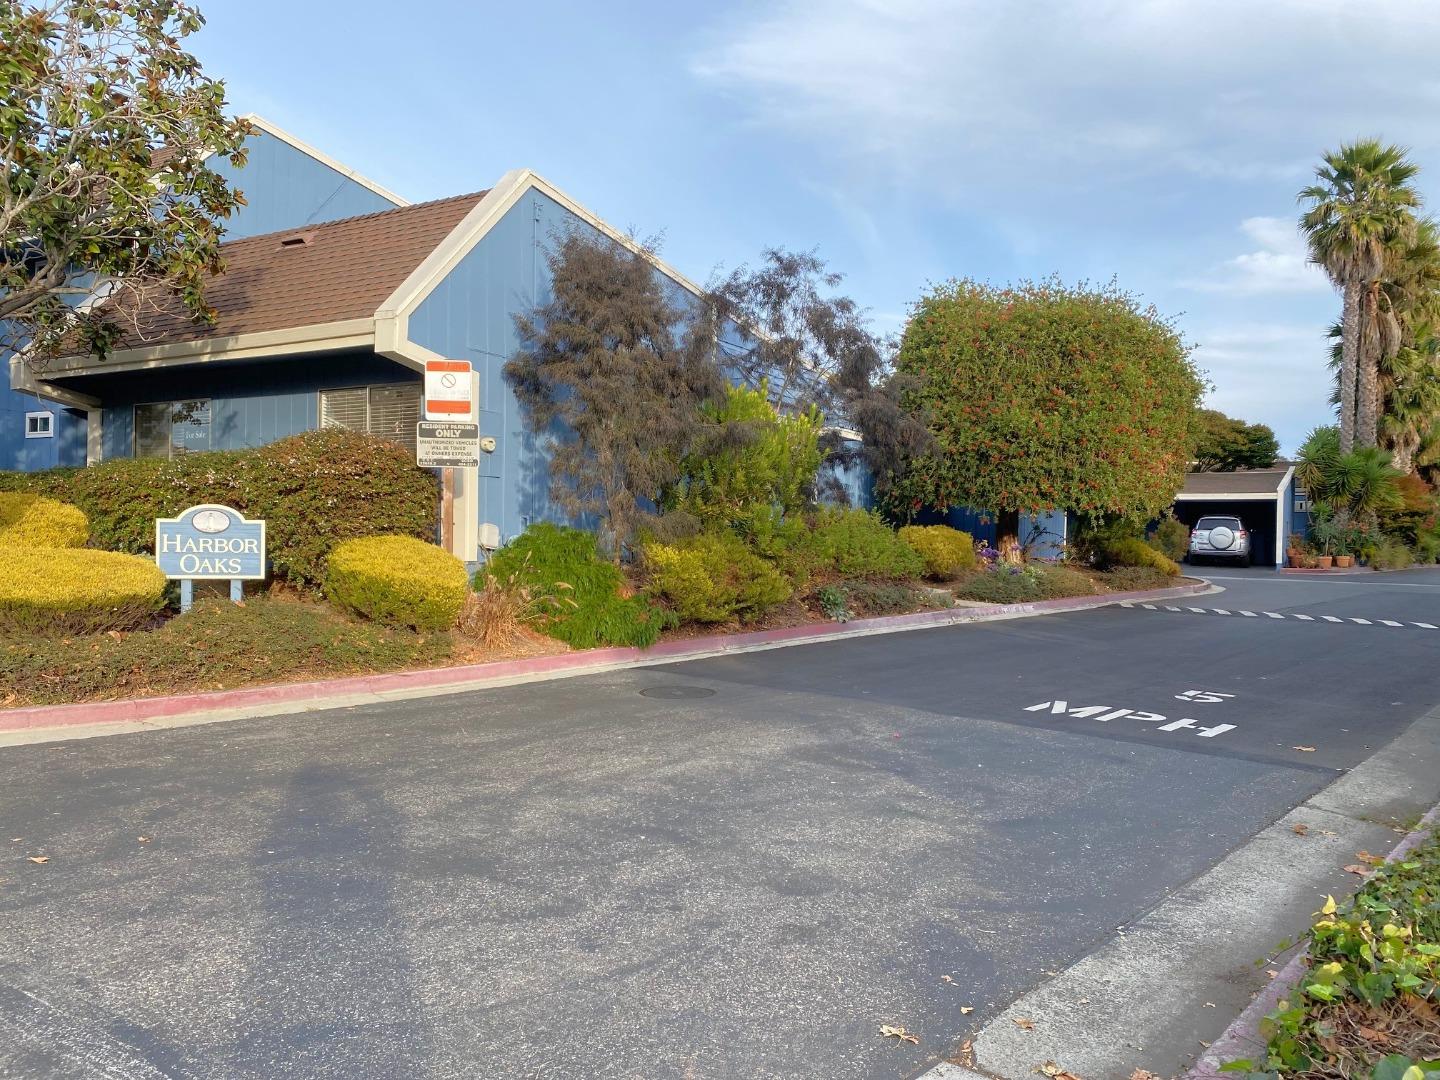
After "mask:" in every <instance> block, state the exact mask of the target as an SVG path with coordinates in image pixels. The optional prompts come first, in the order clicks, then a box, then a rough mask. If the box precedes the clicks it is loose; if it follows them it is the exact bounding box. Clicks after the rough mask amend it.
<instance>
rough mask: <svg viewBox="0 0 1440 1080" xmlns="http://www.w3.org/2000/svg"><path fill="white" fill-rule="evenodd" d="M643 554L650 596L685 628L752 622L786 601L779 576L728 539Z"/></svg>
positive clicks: (652, 547)
mask: <svg viewBox="0 0 1440 1080" xmlns="http://www.w3.org/2000/svg"><path fill="white" fill-rule="evenodd" d="M644 553H645V566H646V569H647V570H648V571H649V574H650V584H649V591H650V593H651V595H653V596H656V597H659V598H661V599H663V600H665V601H667V602H668V603H669V604H670V606H671V607H672V608H673V609H674V611H675V614H677V615H678V616H679V617H680V618H681V619H682V620H683V621H685V622H700V623H721V622H729V621H730V620H732V619H741V620H744V619H748V618H754V617H755V616H757V615H761V614H763V613H764V612H765V610H766V609H767V608H771V607H774V606H775V605H776V604H779V603H783V602H784V601H785V600H788V599H789V598H790V583H789V582H787V581H786V580H785V577H784V575H783V574H781V573H780V571H779V570H777V569H776V568H775V567H774V565H773V564H771V563H770V562H769V561H767V560H765V559H762V558H761V557H760V556H759V555H756V554H755V553H754V552H753V551H751V550H750V549H749V548H748V547H747V546H746V545H745V543H744V541H742V540H740V539H739V538H738V537H736V536H735V535H733V534H731V533H706V534H703V535H701V536H697V537H695V538H694V539H691V540H686V541H683V542H682V543H678V544H655V543H651V544H646V545H645V549H644Z"/></svg>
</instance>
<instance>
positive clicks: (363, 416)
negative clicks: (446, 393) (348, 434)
mask: <svg viewBox="0 0 1440 1080" xmlns="http://www.w3.org/2000/svg"><path fill="white" fill-rule="evenodd" d="M419 421H420V384H419V383H418V382H417V383H400V384H398V385H394V386H348V387H346V388H344V389H343V390H322V391H320V426H321V427H342V428H348V429H349V430H351V431H367V432H369V433H370V434H371V435H379V436H381V437H382V438H386V439H391V440H393V441H395V442H398V443H400V444H401V445H402V446H405V447H408V448H409V449H410V450H411V451H413V450H414V449H415V425H416V424H417V423H418V422H419Z"/></svg>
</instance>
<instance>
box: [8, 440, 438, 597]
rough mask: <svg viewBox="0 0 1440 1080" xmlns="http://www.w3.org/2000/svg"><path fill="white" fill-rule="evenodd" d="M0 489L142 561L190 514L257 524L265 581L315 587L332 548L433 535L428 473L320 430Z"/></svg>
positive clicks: (23, 477) (29, 478)
mask: <svg viewBox="0 0 1440 1080" xmlns="http://www.w3.org/2000/svg"><path fill="white" fill-rule="evenodd" d="M0 490H3V491H25V492H31V493H33V494H37V495H45V496H47V497H49V498H52V499H59V500H60V501H61V502H66V503H71V504H73V505H75V506H77V507H79V508H80V509H81V510H82V511H83V512H84V513H85V515H86V517H88V518H89V519H90V529H91V541H92V543H94V544H95V545H96V546H97V547H103V548H109V549H111V550H115V551H131V552H137V553H151V552H153V550H154V543H155V519H156V518H157V517H175V516H176V515H177V514H179V513H180V512H181V511H182V510H185V509H186V508H188V507H191V506H195V505H197V504H199V503H221V504H223V505H225V506H232V507H234V508H235V509H236V510H239V511H240V512H241V513H242V514H244V515H245V516H246V517H250V518H264V519H265V520H266V521H267V522H268V525H267V528H266V539H267V542H268V546H269V556H270V562H271V564H272V568H273V570H274V573H275V576H277V577H279V578H283V579H285V580H287V581H289V582H291V583H292V584H294V585H298V586H302V587H314V586H318V585H319V584H320V582H321V580H322V579H323V577H324V572H325V556H326V554H328V553H329V551H330V549H331V548H332V547H334V546H335V545H336V544H337V543H339V542H340V541H341V540H349V539H353V538H355V537H360V536H373V535H377V534H387V535H396V536H414V537H417V538H419V539H424V540H429V539H433V538H434V536H435V521H436V508H437V497H438V495H437V487H436V481H435V476H434V474H433V473H431V472H428V471H426V470H424V469H418V468H416V467H415V462H414V459H413V458H412V457H411V455H410V452H409V451H408V450H406V449H405V448H404V447H403V446H401V445H399V444H398V443H394V442H390V441H388V440H386V439H380V438H376V437H375V436H372V435H364V434H361V433H359V432H354V431H345V430H343V429H340V428H325V429H322V430H319V431H307V432H305V433H303V434H300V435H292V436H290V437H289V438H286V439H281V440H280V441H278V442H274V443H271V444H270V445H268V446H262V447H260V448H259V449H256V450H226V451H215V452H213V453H204V454H183V455H180V456H177V457H173V458H118V459H115V460H112V461H106V462H103V463H101V464H99V465H94V466H91V467H89V468H83V469H51V470H49V471H46V472H38V473H0Z"/></svg>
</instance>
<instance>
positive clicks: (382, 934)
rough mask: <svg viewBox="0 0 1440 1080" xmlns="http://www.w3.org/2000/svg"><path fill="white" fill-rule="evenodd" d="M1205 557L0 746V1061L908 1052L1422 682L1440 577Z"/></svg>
mask: <svg viewBox="0 0 1440 1080" xmlns="http://www.w3.org/2000/svg"><path fill="white" fill-rule="evenodd" d="M1207 573H1212V574H1213V575H1214V576H1215V577H1216V578H1217V579H1222V580H1219V581H1218V584H1221V585H1223V586H1225V588H1226V592H1224V593H1221V594H1218V595H1214V596H1207V597H1201V598H1197V599H1196V600H1195V601H1194V602H1193V604H1186V605H1184V606H1182V607H1181V610H1179V611H1167V610H1164V607H1163V606H1162V607H1160V608H1158V609H1157V610H1154V611H1150V610H1145V609H1143V608H1135V609H1128V610H1127V609H1120V608H1107V609H1101V610H1096V611H1090V612H1084V613H1074V614H1067V615H1056V616H1047V617H1043V618H1032V619H1024V620H1016V621H1011V622H1001V623H989V624H982V625H972V626H960V627H951V628H944V629H936V630H927V631H915V632H909V633H903V634H892V635H885V636H877V637H866V638H857V639H850V640H843V641H837V642H832V643H827V644H821V645H811V646H802V647H796V648H788V649H780V650H775V651H771V652H764V653H756V654H750V655H744V656H735V657H728V658H720V659H712V660H703V661H692V662H689V663H681V664H672V665H667V666H664V667H655V668H646V669H636V670H631V671H625V672H619V673H611V674H605V675H599V676H591V677H585V678H579V679H570V680H563V681H557V682H550V683H542V684H533V685H528V686H516V687H509V688H503V689H495V690H488V691H480V692H474V693H467V694H463V695H455V696H449V697H440V698H421V699H417V700H413V701H410V702H405V703H398V704H385V705H374V706H363V707H357V708H350V709H342V710H336V711H333V712H328V713H314V714H308V715H297V716H289V717H278V718H270V719H256V720H246V721H238V722H234V723H225V724H217V725H210V726H201V727H191V728H183V729H176V730H169V731H162V732H149V733H142V734H134V735H122V736H114V737H109V738H99V739H91V740H85V741H77V742H69V743H60V744H53V745H36V746H16V747H10V748H6V749H3V750H0V843H4V844H6V845H7V847H8V849H9V850H8V851H7V852H5V855H6V856H7V857H6V858H4V860H3V862H0V1076H3V1077H24V1078H27V1080H49V1078H57V1080H58V1078H66V1080H69V1078H81V1077H84V1078H89V1077H104V1078H114V1080H137V1078H140V1080H151V1078H160V1077H169V1078H182V1077H183V1078H192V1077H193V1078H201V1077H204V1078H210V1077H226V1078H229V1077H236V1078H241V1077H265V1078H270V1080H282V1078H302V1077H303V1078H320V1077H325V1078H330V1077H334V1078H342V1077H343V1078H347V1080H362V1078H376V1080H392V1078H410V1077H414V1078H441V1077H444V1078H451V1077H454V1078H460V1077H465V1078H470V1077H479V1076H484V1077H507V1078H508V1077H534V1078H547V1080H548V1078H571V1077H574V1078H581V1077H584V1078H587V1080H589V1078H610V1077H614V1078H621V1077H625V1078H630V1077H644V1078H668V1077H675V1078H694V1080H709V1078H745V1080H759V1078H781V1077H816V1076H825V1077H837V1078H867V1080H868V1078H887V1080H888V1078H902V1077H908V1076H913V1075H915V1074H916V1073H918V1072H919V1071H920V1070H921V1069H923V1068H924V1067H925V1066H926V1065H927V1064H928V1063H930V1062H933V1061H935V1060H937V1058H939V1057H943V1056H944V1055H946V1054H947V1053H949V1052H950V1051H951V1050H953V1049H954V1047H955V1046H956V1045H957V1044H958V1042H959V1041H960V1040H961V1039H962V1038H964V1037H966V1036H967V1035H968V1034H969V1033H971V1032H973V1031H974V1030H976V1029H977V1027H978V1025H979V1024H981V1023H982V1022H983V1021H984V1020H985V1019H986V1018H987V1017H989V1016H993V1015H994V1014H995V1013H996V1012H997V1011H998V1010H999V1009H1001V1008H1003V1007H1004V1006H1006V1005H1007V1004H1008V1003H1009V1002H1010V1001H1012V1000H1013V999H1015V998H1016V996H1017V995H1020V994H1022V993H1024V992H1025V991H1026V990H1028V989H1030V988H1032V987H1034V986H1036V985H1037V984H1039V983H1041V982H1043V981H1044V980H1045V979H1046V978H1048V977H1049V976H1047V974H1046V973H1047V972H1054V971H1057V970H1060V969H1061V968H1063V967H1064V966H1066V965H1067V964H1069V963H1071V962H1073V961H1075V960H1076V959H1078V958H1080V957H1082V956H1084V955H1085V954H1087V953H1088V952H1090V951H1091V950H1092V949H1094V948H1096V947H1097V946H1098V945H1100V944H1101V943H1103V942H1105V941H1106V940H1108V939H1109V938H1110V937H1111V936H1112V935H1113V934H1114V933H1115V932H1116V929H1117V928H1122V927H1124V926H1125V925H1126V924H1127V923H1128V922H1130V921H1131V920H1134V919H1136V918H1137V917H1139V916H1141V915H1143V914H1144V913H1145V912H1147V911H1149V910H1150V909H1151V908H1153V907H1154V906H1155V905H1156V904H1157V903H1158V902H1160V901H1161V900H1162V899H1163V898H1164V897H1165V896H1166V895H1167V893H1169V892H1170V891H1172V890H1174V889H1176V888H1178V887H1180V886H1182V885H1184V884H1185V883H1187V882H1189V881H1191V880H1192V879H1194V878H1195V877H1196V876H1197V875H1199V874H1201V873H1203V872H1204V871H1205V870H1207V869H1208V868H1210V867H1211V866H1213V865H1214V864H1215V863H1216V862H1218V861H1219V860H1220V859H1222V858H1223V857H1224V856H1225V855H1226V854H1227V853H1228V852H1230V851H1232V850H1233V849H1235V848H1236V847H1237V846H1239V845H1241V844H1243V843H1244V842H1245V841H1246V840H1247V839H1248V838H1249V837H1251V836H1252V835H1254V834H1255V833H1256V832H1258V831H1259V830H1261V829H1262V828H1264V827H1265V826H1267V825H1268V824H1270V823H1271V822H1273V821H1274V820H1275V819H1276V818H1278V817H1280V816H1281V815H1282V814H1284V813H1285V812H1287V811H1288V810H1289V809H1290V808H1291V807H1293V806H1295V805H1296V804H1297V803H1299V802H1301V801H1302V800H1304V799H1306V798H1307V797H1308V796H1310V795H1311V794H1313V793H1315V792H1316V791H1318V790H1320V789H1321V788H1322V787H1324V786H1325V785H1327V784H1328V783H1330V782H1331V781H1332V780H1333V779H1335V778H1336V777H1337V776H1338V775H1340V774H1341V773H1342V772H1343V771H1345V770H1347V769H1349V768H1351V767H1353V766H1354V765H1355V764H1357V763H1358V762H1360V761H1362V760H1364V759H1365V758H1366V757H1367V756H1369V755H1370V754H1372V753H1373V752H1374V751H1375V750H1376V749H1377V748H1378V747H1381V746H1383V745H1384V744H1385V743H1387V742H1389V741H1390V740H1391V739H1393V738H1394V737H1395V736H1396V735H1397V734H1399V733H1400V732H1401V731H1403V730H1404V729H1405V727H1406V726H1407V725H1409V724H1410V723H1411V722H1412V721H1414V720H1415V719H1416V718H1417V717H1419V716H1420V715H1421V714H1423V713H1425V712H1426V711H1428V710H1429V709H1430V708H1432V707H1433V706H1434V705H1435V704H1436V703H1437V702H1440V664H1437V663H1436V662H1435V661H1436V658H1437V656H1440V630H1427V629H1424V628H1422V627H1420V626H1416V625H1414V624H1415V623H1440V573H1436V572H1411V573H1407V574H1392V575H1384V576H1380V575H1376V576H1375V577H1373V578H1356V579H1349V578H1347V579H1338V578H1337V579H1325V580H1310V579H1295V578H1288V577H1287V578H1280V577H1277V576H1275V575H1270V574H1266V573H1264V572H1249V573H1246V572H1241V571H1227V570H1224V569H1215V570H1214V571H1207ZM1177 606H1178V605H1177ZM1190 607H1195V608H1199V609H1200V611H1191V610H1188V608H1190ZM1241 610H1249V611H1251V612H1253V614H1251V615H1248V616H1247V615H1241V614H1239V612H1240V611H1241ZM1218 611H1226V612H1229V614H1218V613H1216V612H1218ZM1300 615H1309V616H1311V618H1310V619H1308V620H1306V619H1301V618H1299V617H1298V616H1300ZM1325 615H1330V616H1332V617H1334V618H1335V619H1338V620H1341V621H1338V622H1330V621H1326V620H1325V619H1324V618H1323V616H1325ZM1355 618H1361V619H1366V620H1367V623H1356V622H1352V621H1349V620H1351V619H1355ZM1380 620H1389V621H1391V622H1397V623H1400V625H1399V626H1389V625H1385V624H1384V623H1382V622H1380ZM1195 692H1199V694H1198V695H1197V694H1196V693H1195ZM1211 699H1214V700H1211ZM1301 748H1305V749H1301ZM1311 748H1313V749H1311ZM1436 785H1437V788H1440V777H1437V780H1436ZM11 838H14V839H13V840H12V839H11ZM142 838H144V839H142ZM31 856H47V857H48V861H47V862H45V863H43V864H40V863H34V862H31V861H28V860H29V858H30V857H31ZM945 976H948V977H949V978H950V979H951V980H953V982H947V981H945V978H944V977H945ZM962 1007H964V1008H973V1009H974V1012H973V1013H962V1011H961V1009H962ZM881 1024H890V1025H896V1026H903V1027H905V1028H906V1029H907V1030H909V1031H912V1032H915V1033H917V1035H918V1036H919V1039H920V1041H919V1043H918V1044H917V1045H911V1044H908V1043H900V1042H897V1041H896V1040H894V1039H883V1038H881V1037H880V1036H879V1030H878V1029H879V1025H881Z"/></svg>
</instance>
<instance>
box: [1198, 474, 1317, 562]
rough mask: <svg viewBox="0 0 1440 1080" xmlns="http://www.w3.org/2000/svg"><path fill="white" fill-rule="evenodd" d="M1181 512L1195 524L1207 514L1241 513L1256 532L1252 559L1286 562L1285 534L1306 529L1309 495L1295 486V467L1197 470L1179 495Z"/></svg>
mask: <svg viewBox="0 0 1440 1080" xmlns="http://www.w3.org/2000/svg"><path fill="white" fill-rule="evenodd" d="M1174 509H1175V516H1176V517H1177V518H1178V519H1179V520H1180V521H1182V522H1184V523H1185V525H1186V526H1188V527H1189V528H1192V529H1193V528H1194V527H1195V523H1196V522H1197V521H1199V520H1200V519H1201V518H1202V517H1205V516H1206V515H1210V514H1225V515H1229V516H1233V517H1238V518H1239V519H1240V520H1241V521H1242V522H1243V523H1244V525H1245V528H1246V529H1247V530H1248V531H1249V533H1250V551H1251V561H1252V562H1253V563H1254V564H1255V565H1256V566H1275V567H1279V566H1283V565H1284V562H1285V537H1286V536H1287V535H1289V534H1290V533H1292V532H1302V533H1303V532H1304V531H1305V527H1304V524H1305V521H1306V516H1307V515H1306V513H1305V502H1304V496H1303V495H1299V496H1297V494H1296V490H1295V467H1294V466H1293V465H1289V464H1284V465H1277V466H1275V467H1274V468H1271V469H1241V470H1238V471H1236V472H1193V473H1187V474H1186V476H1185V486H1184V487H1183V488H1181V489H1180V493H1179V494H1178V495H1176V496H1175V508H1174Z"/></svg>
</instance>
